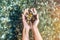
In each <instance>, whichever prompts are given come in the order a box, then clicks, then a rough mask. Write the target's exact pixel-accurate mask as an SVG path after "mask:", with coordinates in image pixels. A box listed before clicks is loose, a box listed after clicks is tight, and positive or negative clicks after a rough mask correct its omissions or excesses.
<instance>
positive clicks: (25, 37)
mask: <svg viewBox="0 0 60 40" xmlns="http://www.w3.org/2000/svg"><path fill="white" fill-rule="evenodd" d="M31 11H32V12H33V14H34V15H36V18H37V19H36V20H35V21H34V23H31V24H30V25H28V23H27V22H26V20H25V14H26V13H28V9H25V11H24V14H22V21H23V25H24V28H23V33H22V40H29V30H30V29H31V30H32V33H33V37H34V40H42V37H41V35H40V33H39V30H38V27H37V26H38V24H39V15H38V14H37V12H36V9H35V8H31Z"/></svg>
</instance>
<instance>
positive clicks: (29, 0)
mask: <svg viewBox="0 0 60 40" xmlns="http://www.w3.org/2000/svg"><path fill="white" fill-rule="evenodd" d="M55 5H56V2H54V1H53V0H0V40H18V39H20V40H21V34H22V28H23V25H22V19H21V14H22V12H23V11H24V9H26V8H30V7H35V8H36V9H37V12H38V14H39V17H40V23H39V31H40V33H41V35H42V37H43V40H53V36H55V35H54V33H55V31H54V27H53V26H52V24H53V23H52V22H53V19H52V18H51V16H50V15H51V13H52V11H53V10H54V7H55Z"/></svg>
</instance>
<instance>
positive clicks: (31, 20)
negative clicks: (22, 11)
mask: <svg viewBox="0 0 60 40" xmlns="http://www.w3.org/2000/svg"><path fill="white" fill-rule="evenodd" d="M25 19H26V21H27V23H28V24H30V23H34V21H35V20H36V15H34V14H33V12H32V11H31V10H30V9H29V10H28V13H26V15H25Z"/></svg>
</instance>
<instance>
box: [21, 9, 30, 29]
mask: <svg viewBox="0 0 60 40" xmlns="http://www.w3.org/2000/svg"><path fill="white" fill-rule="evenodd" d="M26 13H28V9H25V11H24V14H22V21H23V25H24V28H25V29H28V30H29V29H30V25H28V23H27V22H26V19H25V14H26Z"/></svg>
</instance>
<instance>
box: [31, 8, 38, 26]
mask: <svg viewBox="0 0 60 40" xmlns="http://www.w3.org/2000/svg"><path fill="white" fill-rule="evenodd" d="M31 11H32V12H33V15H35V16H36V20H35V21H34V23H33V24H32V26H33V27H37V26H38V24H39V15H38V14H37V11H36V9H35V8H31Z"/></svg>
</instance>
